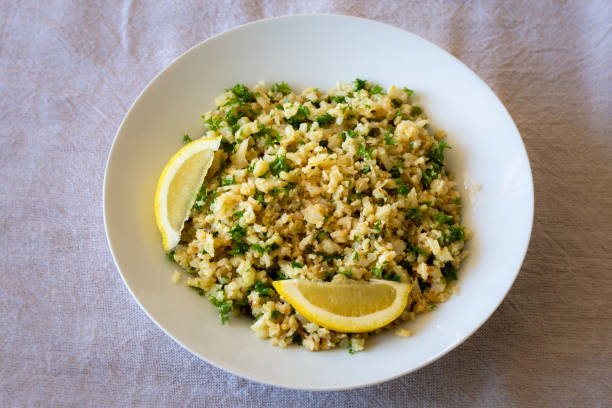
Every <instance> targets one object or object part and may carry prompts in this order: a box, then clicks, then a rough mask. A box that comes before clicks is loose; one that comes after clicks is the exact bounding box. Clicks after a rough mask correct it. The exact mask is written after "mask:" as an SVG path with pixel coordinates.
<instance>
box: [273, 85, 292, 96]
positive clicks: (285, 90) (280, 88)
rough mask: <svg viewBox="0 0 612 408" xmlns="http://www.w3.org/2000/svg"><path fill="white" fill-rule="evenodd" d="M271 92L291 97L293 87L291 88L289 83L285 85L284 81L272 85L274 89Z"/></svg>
mask: <svg viewBox="0 0 612 408" xmlns="http://www.w3.org/2000/svg"><path fill="white" fill-rule="evenodd" d="M270 90H271V91H272V92H278V93H281V94H283V96H285V95H289V94H290V93H291V87H289V85H288V84H287V83H285V82H284V81H283V82H281V83H280V84H279V83H275V84H274V85H272V87H271V88H270Z"/></svg>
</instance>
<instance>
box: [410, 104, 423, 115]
mask: <svg viewBox="0 0 612 408" xmlns="http://www.w3.org/2000/svg"><path fill="white" fill-rule="evenodd" d="M421 113H423V109H421V107H420V106H417V105H413V106H412V109H410V114H411V115H414V116H418V115H420V114H421Z"/></svg>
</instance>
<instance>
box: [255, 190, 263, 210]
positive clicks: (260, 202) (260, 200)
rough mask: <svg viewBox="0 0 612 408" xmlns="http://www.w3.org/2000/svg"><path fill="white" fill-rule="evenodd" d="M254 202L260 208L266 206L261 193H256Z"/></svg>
mask: <svg viewBox="0 0 612 408" xmlns="http://www.w3.org/2000/svg"><path fill="white" fill-rule="evenodd" d="M255 200H256V201H257V202H258V203H259V204H261V206H262V207H265V206H266V200H265V194H264V193H262V192H258V193H257V194H255Z"/></svg>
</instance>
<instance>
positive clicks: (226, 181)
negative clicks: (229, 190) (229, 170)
mask: <svg viewBox="0 0 612 408" xmlns="http://www.w3.org/2000/svg"><path fill="white" fill-rule="evenodd" d="M232 184H236V176H231V177H230V176H227V177H226V178H224V179H223V181H222V182H221V186H222V187H225V186H231V185H232Z"/></svg>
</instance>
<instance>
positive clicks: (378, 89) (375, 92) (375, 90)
mask: <svg viewBox="0 0 612 408" xmlns="http://www.w3.org/2000/svg"><path fill="white" fill-rule="evenodd" d="M384 92H385V91H383V89H382V87H381V86H380V85H374V86H373V87H372V89H370V94H372V95H382V94H383V93H384Z"/></svg>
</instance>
